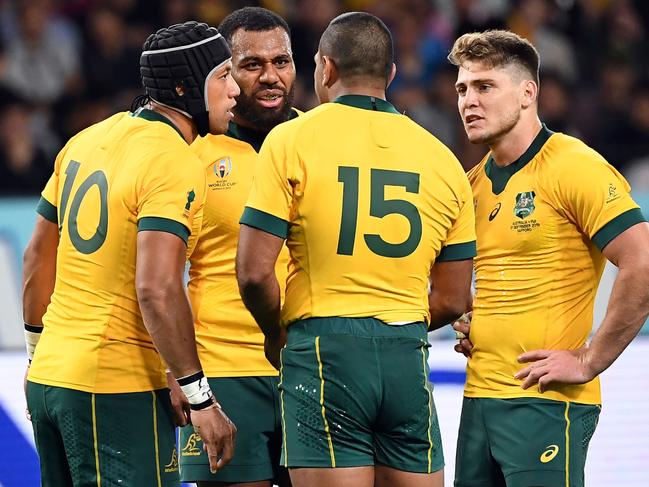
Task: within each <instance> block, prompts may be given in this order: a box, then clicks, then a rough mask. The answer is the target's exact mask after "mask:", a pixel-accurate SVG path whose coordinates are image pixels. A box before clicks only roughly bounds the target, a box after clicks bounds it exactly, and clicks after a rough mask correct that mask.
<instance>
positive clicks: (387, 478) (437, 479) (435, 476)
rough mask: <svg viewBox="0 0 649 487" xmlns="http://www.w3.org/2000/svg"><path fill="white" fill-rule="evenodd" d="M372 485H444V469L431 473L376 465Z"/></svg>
mask: <svg viewBox="0 0 649 487" xmlns="http://www.w3.org/2000/svg"><path fill="white" fill-rule="evenodd" d="M374 487H444V469H440V470H437V471H436V472H432V473H416V472H404V471H403V470H397V469H394V468H390V467H386V466H385V465H376V466H375V467H374Z"/></svg>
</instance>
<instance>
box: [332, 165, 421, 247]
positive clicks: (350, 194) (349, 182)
mask: <svg viewBox="0 0 649 487" xmlns="http://www.w3.org/2000/svg"><path fill="white" fill-rule="evenodd" d="M338 181H339V182H341V183H343V209H342V216H341V219H340V234H339V236H338V252H337V253H338V254H340V255H352V254H353V253H354V243H355V240H356V224H357V222H358V184H359V182H358V181H359V178H358V168H357V167H351V166H340V167H339V168H338ZM386 186H400V187H403V188H405V190H406V191H407V192H408V193H414V194H417V193H419V174H417V173H413V172H405V171H391V170H388V169H372V170H371V172H370V216H373V217H376V218H383V217H384V216H387V215H392V214H397V215H402V216H404V217H405V218H406V219H407V220H408V223H410V233H409V234H408V237H407V238H406V239H405V240H404V241H403V242H401V243H396V244H394V243H389V242H386V241H385V240H383V239H382V238H381V236H380V235H377V234H373V233H370V234H367V233H366V234H364V235H363V238H364V239H365V243H366V244H367V247H368V248H369V249H370V250H371V251H372V252H374V253H375V254H378V255H381V256H383V257H405V256H406V255H410V254H412V253H413V252H414V251H415V249H416V248H417V246H418V245H419V242H420V241H421V216H420V215H419V211H417V207H416V206H415V205H413V204H412V203H410V202H409V201H406V200H400V199H390V200H386V199H385V187H386Z"/></svg>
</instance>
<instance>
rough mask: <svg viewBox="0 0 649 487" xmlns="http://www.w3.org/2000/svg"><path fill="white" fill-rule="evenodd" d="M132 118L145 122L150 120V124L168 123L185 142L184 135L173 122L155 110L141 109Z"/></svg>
mask: <svg viewBox="0 0 649 487" xmlns="http://www.w3.org/2000/svg"><path fill="white" fill-rule="evenodd" d="M131 116H132V117H137V118H143V119H144V120H148V121H149V122H162V123H166V124H167V125H169V126H170V127H171V128H173V129H174V130H175V131H176V132H178V135H180V138H181V139H183V140H185V137H183V133H182V132H181V131H180V129H179V128H178V127H176V126H175V125H174V124H173V122H172V121H171V120H169V119H168V118H167V117H165V116H164V115H162V114H160V113H158V112H154V111H153V110H149V109H148V108H140V109H139V110H136V111H135V112H133V113H132V114H131Z"/></svg>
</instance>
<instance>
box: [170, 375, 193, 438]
mask: <svg viewBox="0 0 649 487" xmlns="http://www.w3.org/2000/svg"><path fill="white" fill-rule="evenodd" d="M167 387H169V396H170V398H171V406H172V407H173V410H174V420H175V422H176V426H185V425H188V424H189V423H190V416H189V412H190V408H189V401H188V400H187V396H185V393H184V392H183V390H182V389H181V388H180V386H179V385H178V382H177V381H176V379H175V378H174V376H173V375H172V374H171V372H167Z"/></svg>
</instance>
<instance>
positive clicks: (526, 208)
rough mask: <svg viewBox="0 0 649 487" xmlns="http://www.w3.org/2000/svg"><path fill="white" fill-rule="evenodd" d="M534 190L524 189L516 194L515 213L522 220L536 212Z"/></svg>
mask: <svg viewBox="0 0 649 487" xmlns="http://www.w3.org/2000/svg"><path fill="white" fill-rule="evenodd" d="M535 196H536V194H535V193H534V191H523V192H522V193H518V194H517V195H516V206H514V215H515V216H517V217H518V218H520V219H521V220H523V219H525V218H527V217H528V216H530V215H531V214H532V213H534V208H535V206H534V197H535Z"/></svg>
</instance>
